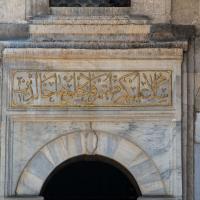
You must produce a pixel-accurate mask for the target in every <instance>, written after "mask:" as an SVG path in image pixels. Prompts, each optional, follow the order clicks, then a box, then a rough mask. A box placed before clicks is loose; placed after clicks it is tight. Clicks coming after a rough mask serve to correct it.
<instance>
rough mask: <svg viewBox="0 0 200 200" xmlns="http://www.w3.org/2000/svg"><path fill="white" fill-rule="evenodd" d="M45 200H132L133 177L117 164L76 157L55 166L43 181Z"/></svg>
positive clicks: (134, 193)
mask: <svg viewBox="0 0 200 200" xmlns="http://www.w3.org/2000/svg"><path fill="white" fill-rule="evenodd" d="M40 195H41V196H43V197H44V198H45V200H81V199H82V200H86V199H87V200H136V199H137V198H138V197H139V196H141V192H140V189H139V187H138V185H137V183H136V181H135V179H134V177H133V176H132V175H131V174H130V173H129V172H128V171H127V170H126V169H125V168H124V167H123V166H121V165H120V164H119V163H118V162H116V161H113V160H111V159H108V158H105V157H102V156H79V157H76V158H72V159H70V160H68V161H66V162H64V163H62V164H61V165H60V166H58V167H57V168H56V169H55V170H54V171H53V172H52V174H50V176H49V177H48V178H47V180H46V181H45V183H44V185H43V187H42V190H41V194H40Z"/></svg>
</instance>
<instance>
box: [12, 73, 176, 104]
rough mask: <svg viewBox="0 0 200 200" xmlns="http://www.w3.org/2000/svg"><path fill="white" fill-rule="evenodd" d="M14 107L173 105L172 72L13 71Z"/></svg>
mask: <svg viewBox="0 0 200 200" xmlns="http://www.w3.org/2000/svg"><path fill="white" fill-rule="evenodd" d="M12 76H13V77H12V105H11V106H12V107H19V106H25V107H45V106H53V107H54V106H55V107H82V106H83V107H129V106H130V107H131V106H169V105H171V103H172V95H171V93H172V91H171V82H172V72H171V71H167V70H166V71H163V70H160V71H154V70H151V71H148V70H140V71H139V70H134V71H130V70H126V71H106V70H104V71H92V70H91V71H22V70H19V71H13V73H12Z"/></svg>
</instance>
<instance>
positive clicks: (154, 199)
mask: <svg viewBox="0 0 200 200" xmlns="http://www.w3.org/2000/svg"><path fill="white" fill-rule="evenodd" d="M181 199H182V198H181V197H165V196H163V197H139V198H138V199H137V200H181Z"/></svg>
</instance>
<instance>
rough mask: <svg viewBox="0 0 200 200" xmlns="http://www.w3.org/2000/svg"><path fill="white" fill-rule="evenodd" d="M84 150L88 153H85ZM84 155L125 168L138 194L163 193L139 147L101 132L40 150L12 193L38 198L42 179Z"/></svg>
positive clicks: (82, 134)
mask: <svg viewBox="0 0 200 200" xmlns="http://www.w3.org/2000/svg"><path fill="white" fill-rule="evenodd" d="M90 131H91V130H89V132H90ZM97 138H98V142H97V141H96V140H97ZM88 140H89V143H88ZM95 141H96V142H95ZM106 144H107V145H106ZM88 149H91V151H89V152H88ZM88 153H89V154H90V153H92V154H95V155H102V156H105V157H108V158H111V159H114V160H116V161H117V162H119V163H120V164H122V165H123V166H124V167H126V168H127V169H128V170H129V172H130V173H131V174H132V175H133V176H134V177H135V179H136V181H137V183H138V185H139V187H140V190H141V192H142V194H144V195H154V194H160V195H164V194H166V191H165V186H164V183H163V181H162V180H161V177H160V173H159V171H158V169H157V167H156V165H155V163H154V162H153V161H152V160H151V158H150V157H149V156H148V155H147V154H146V153H145V152H144V151H143V150H142V149H141V148H139V147H138V146H137V145H136V144H134V143H132V142H130V141H128V140H126V139H124V138H121V137H119V136H115V135H112V134H107V133H104V132H96V135H94V134H90V138H88V131H85V132H79V133H71V134H68V135H64V136H62V137H59V138H57V139H55V140H53V141H52V142H50V143H48V144H47V145H45V146H44V147H43V148H41V149H40V150H39V151H38V152H37V153H36V154H35V155H34V157H33V158H32V159H31V160H30V161H29V162H28V164H27V166H26V167H25V169H24V170H23V172H22V174H21V177H20V179H19V182H18V185H17V188H16V194H17V195H39V194H40V190H41V187H42V185H43V184H44V182H45V180H46V178H47V177H48V176H49V174H50V173H51V172H52V171H53V170H54V169H55V168H56V167H57V166H58V165H60V164H61V163H63V162H64V161H66V160H67V159H69V158H72V157H76V156H79V155H84V154H88Z"/></svg>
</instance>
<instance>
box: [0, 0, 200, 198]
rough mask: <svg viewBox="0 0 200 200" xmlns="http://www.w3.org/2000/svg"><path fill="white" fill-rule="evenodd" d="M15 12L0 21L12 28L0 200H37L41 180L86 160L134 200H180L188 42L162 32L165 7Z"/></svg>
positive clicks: (138, 0)
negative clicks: (129, 185) (116, 172)
mask: <svg viewBox="0 0 200 200" xmlns="http://www.w3.org/2000/svg"><path fill="white" fill-rule="evenodd" d="M17 2H18V1H16V2H15V4H17ZM0 4H1V2H0ZM15 4H14V5H15ZM6 5H8V6H7V10H10V5H11V3H10V1H7V3H6ZM18 8H19V11H20V12H19V13H17V14H16V11H15V9H13V15H12V17H9V16H7V15H6V12H7V10H4V11H2V12H1V13H0V16H1V18H2V22H4V21H8V19H7V17H8V18H9V19H10V20H11V21H12V22H13V21H15V16H16V17H17V16H19V17H18V18H19V19H18V20H20V24H19V25H18V24H17V25H16V24H15V26H13V27H12V28H11V29H10V26H9V25H3V27H5V28H4V29H3V31H1V32H0V39H1V38H3V40H4V41H0V49H1V59H0V65H1V71H0V77H1V79H0V84H1V87H0V90H1V91H0V92H1V96H2V97H1V99H0V105H1V106H0V109H1V113H2V114H1V121H2V123H1V156H0V199H6V200H9V199H11V198H13V199H15V198H16V199H20V200H21V198H22V199H29V198H30V199H42V197H39V194H40V190H41V187H42V185H43V184H44V182H45V180H46V178H47V177H48V175H49V174H50V173H51V172H52V171H53V170H54V169H55V168H56V167H57V166H58V165H59V164H61V163H62V162H64V161H66V160H67V159H69V158H72V157H75V156H79V155H85V154H86V155H102V156H105V157H108V158H111V159H113V160H116V161H117V162H119V163H120V164H121V165H123V166H124V167H125V168H126V169H127V170H128V171H129V172H130V173H131V174H132V175H133V176H134V177H135V179H136V182H137V183H138V185H139V188H140V190H141V192H142V197H139V199H140V200H143V199H144V200H146V199H147V200H148V199H149V200H154V199H157V200H168V199H170V200H171V199H180V200H181V199H187V198H186V197H185V196H186V195H187V194H186V187H187V186H188V185H189V186H188V188H190V184H188V182H189V181H188V180H186V177H187V178H188V173H187V172H186V171H187V170H188V168H187V167H188V166H189V165H188V163H187V162H188V157H189V155H190V153H191V151H192V149H191V150H190V151H189V150H188V149H187V148H188V147H192V145H193V144H190V143H189V142H190V141H192V138H188V137H189V136H188V134H189V132H190V133H191V132H192V131H193V112H192V109H193V101H194V99H193V96H192V95H190V92H191V93H192V91H193V89H194V85H192V80H193V76H192V69H193V68H192V67H190V66H192V64H191V63H192V62H193V61H191V60H192V58H193V56H191V55H193V54H192V53H191V51H192V50H191V46H190V41H189V39H191V38H192V37H193V34H194V33H193V29H192V27H191V26H188V27H184V26H175V25H172V26H171V25H169V24H168V23H169V22H170V20H171V17H172V16H171V12H172V10H171V1H170V0H153V1H149V0H132V1H131V6H130V7H126V8H120V7H118V8H117V7H116V8H111V7H108V8H97V7H95V8H91V7H89V8H73V7H72V8H57V7H50V6H49V1H47V0H39V1H38V0H26V1H25V2H24V4H23V5H20V6H19V7H18ZM0 10H1V8H0ZM156 23H166V24H156ZM15 32H16V34H15ZM5 33H6V34H5ZM7 33H8V34H7ZM2 35H4V36H3V37H2ZM5 35H6V36H5ZM16 37H17V39H16ZM5 38H6V39H5ZM7 38H11V39H7ZM188 52H189V53H188ZM190 54H191V55H190ZM188 70H189V71H190V72H191V74H190V76H188V74H187V73H188ZM196 79H197V80H198V77H196ZM197 90H198V88H196V91H195V90H194V91H195V92H197ZM188 91H189V92H188ZM189 97H190V98H189ZM197 100H198V95H197ZM189 121H191V122H189ZM196 127H197V129H198V123H197V126H196ZM198 137H199V136H198V135H196V140H198ZM189 139H190V140H189ZM187 150H188V151H187ZM195 151H196V152H199V148H198V147H197V148H196V149H195ZM186 154H187V155H186ZM186 157H187V158H186ZM189 158H190V157H189ZM196 160H197V162H196V165H199V164H198V163H199V162H198V161H199V160H198V158H197V159H196ZM186 168H187V169H186ZM192 172H193V171H192ZM190 174H191V177H192V173H190ZM189 176H190V175H189ZM188 179H189V178H188ZM187 181H188V182H187ZM196 181H197V185H198V180H196ZM191 188H192V186H191ZM188 190H189V189H188ZM197 192H198V191H197ZM188 199H189V198H188Z"/></svg>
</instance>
